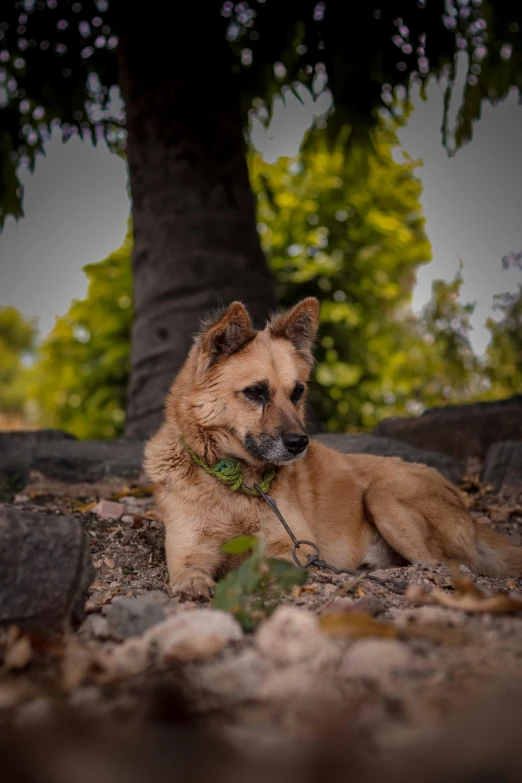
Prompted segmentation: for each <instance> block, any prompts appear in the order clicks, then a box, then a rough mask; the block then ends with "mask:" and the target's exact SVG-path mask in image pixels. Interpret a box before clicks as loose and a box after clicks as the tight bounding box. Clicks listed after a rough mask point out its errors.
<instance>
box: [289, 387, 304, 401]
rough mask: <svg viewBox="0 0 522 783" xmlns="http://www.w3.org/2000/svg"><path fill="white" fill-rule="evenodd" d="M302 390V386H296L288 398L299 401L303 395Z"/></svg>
mask: <svg viewBox="0 0 522 783" xmlns="http://www.w3.org/2000/svg"><path fill="white" fill-rule="evenodd" d="M303 392H304V386H296V387H295V389H294V390H293V392H292V394H291V395H290V399H291V400H292V402H299V400H300V399H301V397H302V396H303Z"/></svg>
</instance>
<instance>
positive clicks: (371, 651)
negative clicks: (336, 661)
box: [341, 639, 413, 680]
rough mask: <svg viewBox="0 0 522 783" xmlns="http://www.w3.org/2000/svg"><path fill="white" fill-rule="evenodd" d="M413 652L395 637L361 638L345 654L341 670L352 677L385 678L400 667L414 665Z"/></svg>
mask: <svg viewBox="0 0 522 783" xmlns="http://www.w3.org/2000/svg"><path fill="white" fill-rule="evenodd" d="M412 659H413V654H412V652H411V651H410V649H409V648H408V646H407V645H406V644H405V643H404V642H399V641H396V640H395V639H361V640H360V641H356V642H354V643H353V644H352V645H351V646H350V647H349V649H348V650H347V651H346V653H345V654H344V656H343V659H342V663H341V671H342V674H343V676H345V677H349V678H351V679H368V680H385V679H387V678H388V677H389V676H390V675H391V674H393V673H394V672H396V671H397V670H399V669H408V668H409V667H411V665H412Z"/></svg>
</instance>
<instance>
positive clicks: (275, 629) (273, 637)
mask: <svg viewBox="0 0 522 783" xmlns="http://www.w3.org/2000/svg"><path fill="white" fill-rule="evenodd" d="M327 644H328V641H327V640H326V639H325V638H324V636H323V635H322V633H321V629H320V626H319V621H318V620H317V617H316V616H315V615H314V614H312V613H311V612H307V611H305V610H304V609H296V608H295V607H292V606H280V607H279V608H278V609H276V610H275V612H274V613H273V615H272V616H271V617H269V618H268V620H266V622H264V623H263V624H262V625H261V626H260V627H259V629H258V631H257V633H256V636H255V645H256V647H257V649H258V650H259V651H260V652H261V653H262V655H263V656H265V658H267V659H268V660H270V661H272V662H273V663H280V664H294V663H298V662H300V661H305V660H307V659H309V658H312V657H314V656H316V655H317V654H319V653H320V652H321V651H322V650H323V649H324V647H325V646H326V645H327Z"/></svg>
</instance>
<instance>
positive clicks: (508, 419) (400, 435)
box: [373, 394, 522, 460]
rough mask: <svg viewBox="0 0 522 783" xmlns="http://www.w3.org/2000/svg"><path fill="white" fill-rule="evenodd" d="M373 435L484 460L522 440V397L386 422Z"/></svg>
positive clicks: (448, 407)
mask: <svg viewBox="0 0 522 783" xmlns="http://www.w3.org/2000/svg"><path fill="white" fill-rule="evenodd" d="M373 434H374V435H379V436H385V437H388V438H395V439H397V440H400V441H404V442H405V443H409V444H411V445H412V446H417V447H418V448H420V449H427V450H429V451H437V452H440V453H442V454H448V455H449V456H450V457H454V458H455V459H461V460H465V459H467V458H468V457H478V458H479V459H484V457H485V456H486V454H487V451H488V449H489V447H490V446H491V445H492V444H493V443H497V442H498V441H502V440H522V394H517V395H515V396H514V397H510V398H509V399H507V400H498V401H496V402H474V403H470V404H469V405H448V406H447V407H444V408H431V410H428V411H425V413H423V414H422V416H418V417H416V418H403V417H392V418H390V419H384V420H383V421H381V422H379V424H377V426H376V427H375V429H374V431H373Z"/></svg>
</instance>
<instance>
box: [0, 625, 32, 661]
mask: <svg viewBox="0 0 522 783" xmlns="http://www.w3.org/2000/svg"><path fill="white" fill-rule="evenodd" d="M32 656H33V648H32V646H31V639H30V638H29V636H28V635H27V634H25V633H20V632H19V631H18V629H14V630H12V631H11V629H10V633H9V637H8V642H7V649H6V652H5V657H4V669H5V670H6V671H12V670H14V671H19V670H20V669H25V667H26V666H27V665H28V663H29V661H30V660H31V658H32Z"/></svg>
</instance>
